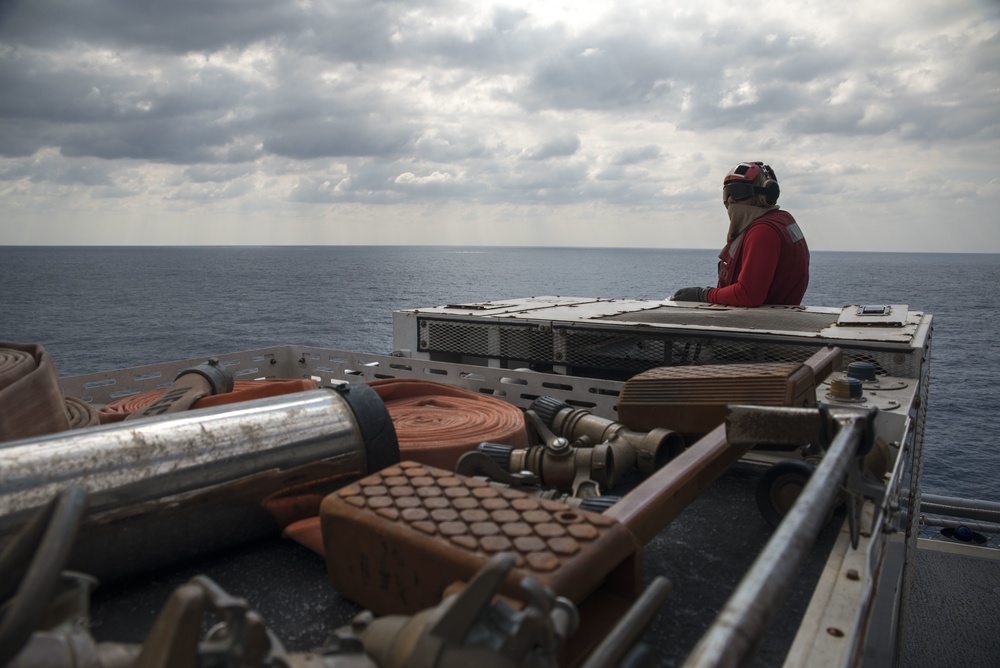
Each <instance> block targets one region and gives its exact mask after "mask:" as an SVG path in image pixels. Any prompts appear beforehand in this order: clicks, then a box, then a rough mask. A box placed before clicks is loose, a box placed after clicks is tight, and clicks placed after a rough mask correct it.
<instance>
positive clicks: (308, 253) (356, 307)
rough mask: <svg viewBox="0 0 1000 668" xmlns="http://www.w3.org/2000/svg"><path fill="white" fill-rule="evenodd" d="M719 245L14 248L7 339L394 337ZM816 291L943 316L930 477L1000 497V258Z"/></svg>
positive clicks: (900, 256)
mask: <svg viewBox="0 0 1000 668" xmlns="http://www.w3.org/2000/svg"><path fill="white" fill-rule="evenodd" d="M714 268H715V253H714V252H713V251H708V250H645V249H580V248H492V247H485V248H484V247H468V248H466V247H426V246H421V247H329V246H310V247H195V248H191V247H170V248H149V247H143V248H119V247H116V248H101V247H72V248H70V247H13V246H0V340H6V341H18V342H26V343H27V342H30V343H40V344H42V345H44V346H45V348H46V349H47V350H48V351H49V353H50V354H51V355H52V357H53V359H54V360H55V363H56V368H57V369H58V370H59V373H60V375H76V374H82V373H91V372H95V371H103V370H108V369H113V368H118V367H129V366H138V365H142V364H147V363H152V362H162V361H167V360H172V359H184V358H189V357H200V356H208V355H211V354H214V353H220V352H228V351H237V350H247V349H252V348H259V347H264V346H270V345H275V344H286V343H293V344H301V345H314V346H324V347H330V348H339V349H344V350H353V351H358V352H370V353H380V354H384V353H388V352H390V351H391V350H392V318H391V312H392V311H393V310H394V309H400V308H418V307H426V306H436V305H440V304H445V303H449V302H456V301H466V300H476V301H479V300H486V299H503V298H508V297H526V296H534V295H568V296H586V297H609V298H647V299H662V298H664V297H666V296H669V295H670V294H671V293H672V292H673V291H674V290H675V289H676V288H679V287H684V286H689V285H710V284H714V282H715V281H714V277H713V274H714ZM811 273H812V278H811V284H810V287H809V291H808V292H807V293H806V297H805V300H804V303H806V304H812V305H819V306H842V305H845V304H859V303H879V304H884V303H891V304H908V305H909V306H910V308H911V309H914V310H922V311H927V312H930V313H933V314H934V339H933V353H932V365H931V366H932V372H931V378H932V381H931V388H930V408H929V413H928V416H929V417H928V426H927V434H926V438H927V459H926V463H925V467H924V491H926V492H930V493H937V494H949V495H956V496H967V497H973V498H981V499H992V500H1000V476H998V475H997V473H998V470H1000V451H998V449H997V445H996V438H995V434H996V432H997V431H998V424H997V423H998V420H997V418H996V415H997V410H996V407H995V403H994V402H996V401H997V398H998V396H1000V392H997V390H996V389H995V387H994V382H996V376H997V373H998V371H1000V337H997V336H996V334H995V331H994V324H993V323H995V322H996V320H997V315H998V314H1000V291H998V290H997V286H998V285H1000V255H995V254H990V255H985V254H984V255H975V254H973V255H969V254H954V255H953V254H936V253H929V254H924V253H921V254H909V253H892V254H888V253H834V252H814V253H813V258H812V272H811Z"/></svg>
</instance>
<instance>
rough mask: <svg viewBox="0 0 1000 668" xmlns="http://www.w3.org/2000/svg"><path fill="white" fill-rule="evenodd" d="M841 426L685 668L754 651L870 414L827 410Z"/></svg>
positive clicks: (736, 662)
mask: <svg viewBox="0 0 1000 668" xmlns="http://www.w3.org/2000/svg"><path fill="white" fill-rule="evenodd" d="M831 415H832V417H833V418H834V419H835V420H836V422H837V423H838V425H839V429H838V431H837V434H836V436H835V437H834V439H833V441H832V443H831V444H830V447H829V449H828V450H827V452H826V454H825V456H824V457H823V459H822V460H821V461H820V463H819V466H817V467H816V471H815V472H814V473H813V475H812V477H811V478H810V479H809V483H808V484H807V485H806V486H805V488H804V489H803V490H802V493H801V494H800V495H799V497H798V499H797V500H796V501H795V504H794V505H793V506H792V508H791V509H790V510H789V511H788V514H787V515H785V518H784V520H782V522H781V524H780V525H778V528H777V530H776V531H775V532H774V534H773V535H772V536H771V538H770V540H768V542H767V545H766V546H765V547H764V549H763V550H762V551H761V553H760V554H759V555H758V556H757V559H756V560H755V561H754V563H753V565H752V566H751V567H750V570H749V571H748V572H747V574H746V575H745V576H744V577H743V580H742V581H741V582H740V584H739V586H738V587H737V588H736V591H735V592H733V594H732V596H730V598H729V600H728V601H727V602H726V605H725V606H724V607H723V609H722V612H720V613H719V616H718V617H717V618H716V620H715V622H714V623H713V624H712V626H711V628H709V630H708V631H707V632H706V633H705V635H704V636H702V638H701V640H699V641H698V644H697V645H696V646H695V648H694V650H693V651H692V652H691V654H690V655H689V656H688V658H687V660H686V661H685V662H684V667H685V668H693V667H695V666H698V667H702V668H709V667H711V668H720V667H723V666H741V665H744V664H745V663H746V661H747V660H748V659H749V658H750V656H751V655H752V654H753V652H754V650H755V649H756V647H757V644H758V643H759V641H760V639H761V637H762V635H763V634H764V632H765V630H766V629H767V627H768V625H769V624H770V622H771V619H772V617H773V616H774V613H775V612H776V611H777V608H778V605H779V603H780V602H781V600H782V599H783V598H784V596H785V594H786V593H787V592H788V589H789V588H790V587H791V585H792V583H793V582H794V579H795V576H796V574H797V573H798V570H799V567H800V566H801V565H802V561H803V560H804V558H805V556H806V554H807V553H808V551H809V549H810V547H811V546H812V544H813V543H814V542H815V540H816V536H817V535H818V534H819V531H820V529H821V528H822V527H823V524H824V522H825V520H826V518H827V516H828V514H829V512H830V510H831V509H832V507H833V503H834V500H835V499H836V497H837V492H838V490H839V489H840V485H841V482H842V481H843V479H844V476H845V475H847V471H848V468H849V466H850V464H851V460H852V459H853V458H854V457H855V455H856V454H857V450H858V444H859V443H860V442H861V438H862V435H863V434H864V431H865V429H866V428H867V421H868V415H867V414H863V413H836V414H833V413H831Z"/></svg>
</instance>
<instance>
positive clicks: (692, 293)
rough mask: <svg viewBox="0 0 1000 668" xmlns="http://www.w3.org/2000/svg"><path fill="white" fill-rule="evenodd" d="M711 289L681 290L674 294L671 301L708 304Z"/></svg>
mask: <svg viewBox="0 0 1000 668" xmlns="http://www.w3.org/2000/svg"><path fill="white" fill-rule="evenodd" d="M709 290H711V288H681V289H680V290H678V291H677V292H675V293H674V296H673V297H671V298H670V301H674V302H707V301H708V291H709Z"/></svg>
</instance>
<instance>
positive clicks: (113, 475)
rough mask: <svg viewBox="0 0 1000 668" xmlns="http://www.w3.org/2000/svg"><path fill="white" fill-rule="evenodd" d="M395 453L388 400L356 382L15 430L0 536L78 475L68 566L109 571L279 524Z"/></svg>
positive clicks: (2, 485)
mask: <svg viewBox="0 0 1000 668" xmlns="http://www.w3.org/2000/svg"><path fill="white" fill-rule="evenodd" d="M398 461H399V446H398V443H397V441H396V435H395V430H394V428H393V426H392V421H391V419H390V418H389V414H388V411H387V410H386V408H385V404H384V403H382V400H381V399H380V398H379V397H378V395H377V394H375V392H374V390H372V389H371V388H370V387H368V386H367V385H364V384H360V383H359V384H351V385H347V386H344V387H342V388H339V389H337V390H330V389H322V390H312V391H308V392H299V393H295V394H288V395H283V396H277V397H268V398H264V399H257V400H251V401H246V402H241V403H236V404H230V405H228V406H220V407H217V408H208V409H200V410H193V411H187V412H184V413H178V414H173V415H165V416H161V417H151V418H144V419H142V420H136V421H134V422H120V423H117V424H111V425H105V426H102V427H95V428H92V429H87V430H78V431H75V432H63V433H59V434H52V435H49V436H46V437H43V438H40V439H33V440H21V441H14V442H10V443H5V444H3V445H2V447H0V544H2V543H3V542H5V541H6V540H7V539H8V538H9V536H10V534H11V533H13V532H14V531H16V530H17V528H18V527H20V526H21V525H22V524H23V523H24V522H25V521H27V517H29V516H30V514H31V513H32V512H33V511H34V509H36V508H38V507H39V506H42V505H43V504H44V503H46V502H47V501H48V500H49V499H51V498H52V497H53V496H55V495H56V494H57V493H58V492H59V491H60V490H61V489H63V488H65V487H66V486H68V485H70V484H74V483H78V484H81V485H83V486H84V487H86V488H87V490H88V492H89V495H88V499H89V510H88V514H87V519H86V521H85V525H84V527H83V529H82V530H81V532H80V538H79V539H78V543H77V550H76V551H75V555H74V558H73V559H72V560H71V562H70V567H71V568H73V569H74V570H80V571H83V572H86V573H90V574H92V575H95V576H97V577H99V578H102V579H107V578H109V577H110V578H112V579H113V578H116V577H119V576H121V575H123V574H125V573H126V572H129V573H130V572H137V571H142V570H146V569H148V568H151V567H155V566H159V565H164V564H166V563H171V562H172V561H174V560H177V559H186V558H190V557H192V556H195V555H198V554H203V553H205V552H207V551H213V550H216V549H220V548H223V547H229V546H232V545H235V544H239V543H242V542H247V541H249V540H253V539H257V538H260V537H263V536H266V535H268V534H275V533H277V531H278V530H279V529H280V528H281V527H282V526H283V525H285V524H287V523H288V522H289V520H294V519H298V518H297V517H293V516H292V515H291V514H290V513H295V512H299V513H301V512H302V511H303V510H305V511H306V512H307V515H306V516H308V512H311V511H313V510H314V511H315V512H312V514H318V511H319V501H320V500H321V499H322V496H323V495H325V494H327V493H329V492H330V491H333V490H334V489H336V488H337V487H339V486H341V485H343V484H346V483H347V482H349V481H350V480H352V479H354V478H357V477H360V476H363V475H366V474H367V473H370V472H374V471H377V470H380V469H381V468H384V467H385V466H387V465H389V464H391V463H395V462H398ZM290 488H291V489H293V491H292V492H291V493H289V491H288V490H289V489H290ZM294 490H298V493H297V492H295V491H294ZM303 499H305V500H306V501H305V503H303ZM265 506H267V508H265ZM312 506H315V508H313V507H312Z"/></svg>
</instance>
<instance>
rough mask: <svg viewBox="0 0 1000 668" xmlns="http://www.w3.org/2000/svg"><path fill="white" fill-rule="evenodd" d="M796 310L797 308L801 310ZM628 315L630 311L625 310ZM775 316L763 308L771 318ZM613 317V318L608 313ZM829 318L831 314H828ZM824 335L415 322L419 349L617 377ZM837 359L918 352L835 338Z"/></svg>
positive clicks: (823, 321) (913, 371)
mask: <svg viewBox="0 0 1000 668" xmlns="http://www.w3.org/2000/svg"><path fill="white" fill-rule="evenodd" d="M802 315H803V314H801V313H799V314H797V317H801V316H802ZM808 316H812V317H813V318H814V319H815V320H816V321H817V322H816V323H815V324H816V326H817V327H819V328H822V327H825V326H827V325H829V324H830V323H829V318H830V316H829V315H828V314H807V317H808ZM629 317H630V318H635V317H636V314H630V315H629ZM776 317H777V318H780V316H774V314H773V313H772V314H770V315H766V314H765V315H764V316H763V318H766V319H770V320H772V321H773V320H775V319H776ZM612 319H613V318H612ZM834 320H835V319H834ZM826 343H827V342H826V341H820V340H817V341H815V342H803V343H796V342H778V341H776V340H775V339H774V338H773V337H771V338H770V339H769V340H766V341H765V340H762V339H753V338H747V337H741V338H735V337H733V336H732V335H725V334H722V333H718V334H716V333H712V332H705V331H700V332H696V333H692V334H689V335H687V334H678V333H676V332H671V331H663V330H653V329H651V330H646V331H642V330H631V331H627V332H626V331H621V330H617V329H606V330H605V329H601V328H600V327H599V326H595V327H587V328H580V327H560V326H552V327H542V326H538V325H531V324H527V323H511V324H507V323H499V322H496V321H491V322H486V323H472V322H468V321H461V320H455V321H449V320H443V319H423V320H421V321H420V341H419V350H420V352H427V353H445V354H450V355H455V356H473V357H489V358H495V359H498V360H503V361H506V362H517V363H522V364H529V363H530V364H538V365H567V366H570V367H573V368H576V369H579V370H590V371H602V372H606V373H608V374H618V375H621V376H623V377H625V376H628V375H631V374H634V373H638V372H640V371H645V370H646V369H650V368H652V367H656V366H686V365H702V364H747V363H761V362H800V363H801V362H804V361H805V360H806V359H808V358H809V356H810V355H812V354H813V353H815V352H816V351H817V350H818V349H819V348H821V347H822V346H823V345H824V344H826ZM839 345H840V346H841V347H842V349H843V351H844V363H845V364H849V363H851V362H861V361H863V362H871V363H873V364H874V365H875V368H876V373H877V374H878V375H883V376H885V375H889V376H904V377H911V378H912V377H916V376H918V375H919V370H920V356H919V355H915V354H912V353H909V352H901V351H900V350H899V349H896V350H886V351H880V350H872V349H867V350H861V349H856V348H851V347H850V346H849V345H844V344H842V343H841V344H839Z"/></svg>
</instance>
